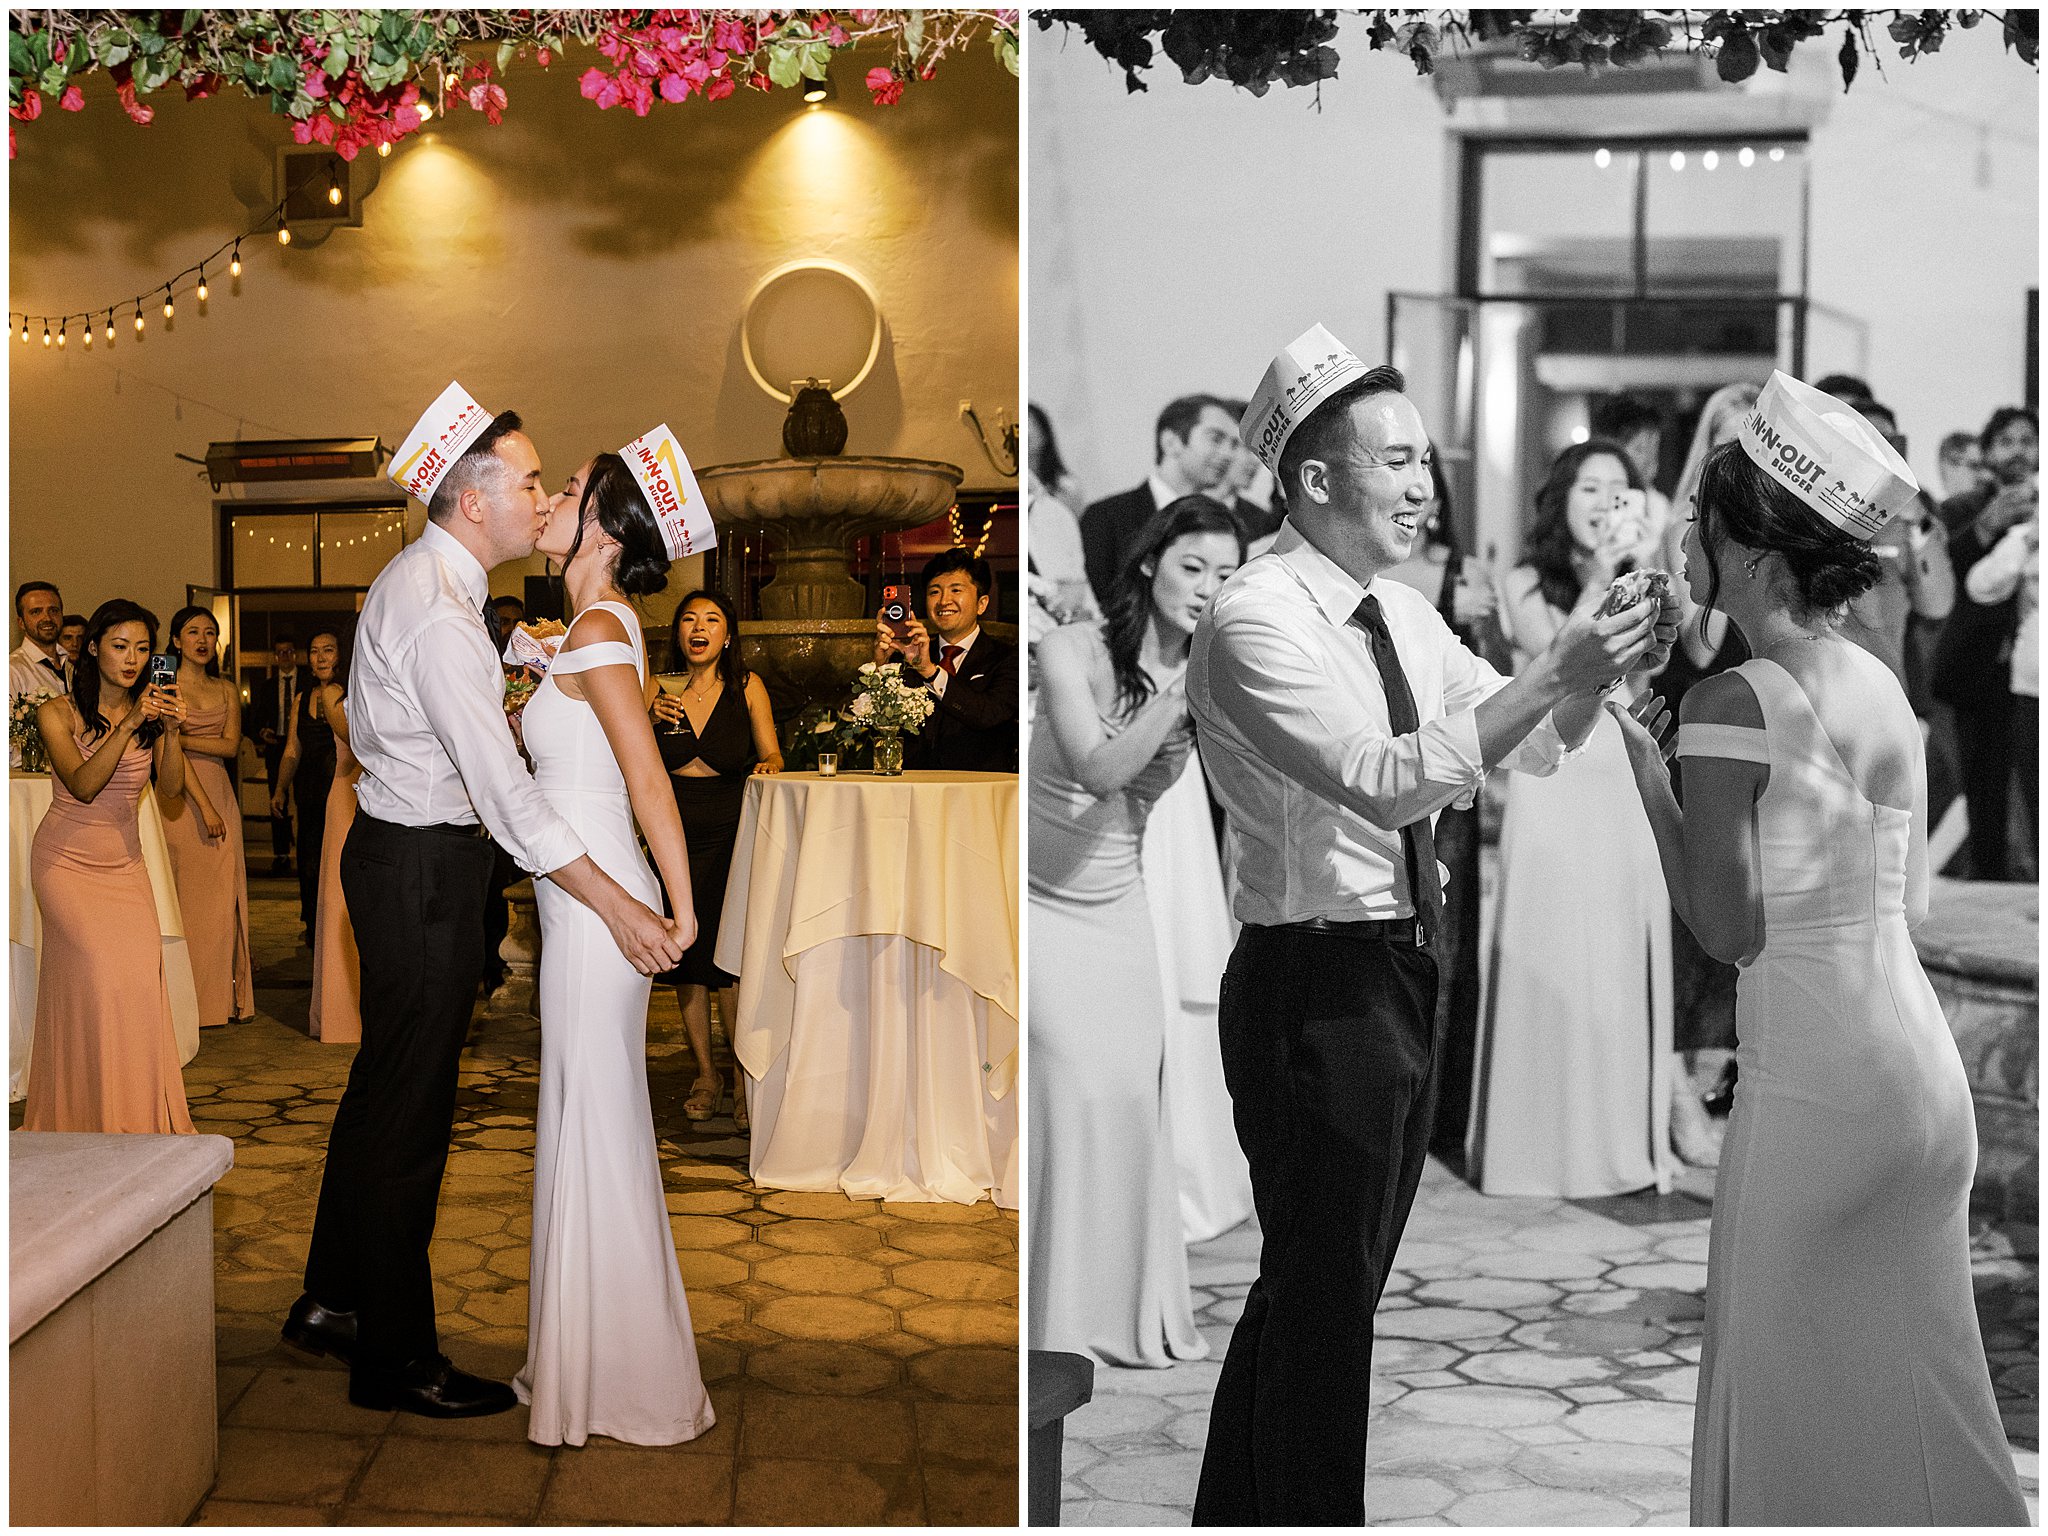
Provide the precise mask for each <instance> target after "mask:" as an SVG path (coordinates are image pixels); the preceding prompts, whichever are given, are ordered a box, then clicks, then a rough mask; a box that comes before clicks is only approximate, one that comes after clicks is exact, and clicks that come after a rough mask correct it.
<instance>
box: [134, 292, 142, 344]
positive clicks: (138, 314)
mask: <svg viewBox="0 0 2048 1536" xmlns="http://www.w3.org/2000/svg"><path fill="white" fill-rule="evenodd" d="M135 334H136V335H138V336H140V335H141V334H142V301H141V300H140V299H138V300H136V302H135Z"/></svg>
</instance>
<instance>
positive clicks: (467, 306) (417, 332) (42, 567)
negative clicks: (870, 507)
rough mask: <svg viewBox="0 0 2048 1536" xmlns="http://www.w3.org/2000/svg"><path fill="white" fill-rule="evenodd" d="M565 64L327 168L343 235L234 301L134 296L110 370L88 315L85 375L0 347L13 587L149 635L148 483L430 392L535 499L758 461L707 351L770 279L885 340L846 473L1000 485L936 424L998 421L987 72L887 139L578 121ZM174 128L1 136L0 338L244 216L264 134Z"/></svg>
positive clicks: (855, 413)
mask: <svg viewBox="0 0 2048 1536" xmlns="http://www.w3.org/2000/svg"><path fill="white" fill-rule="evenodd" d="M586 62H588V61H587V60H583V59H580V58H570V59H563V60H560V61H558V62H557V63H556V65H555V67H554V69H553V70H552V71H550V72H548V73H546V74H541V73H539V72H538V71H537V69H535V68H533V67H532V66H527V67H526V68H524V69H523V70H518V71H516V72H515V75H514V78H513V79H512V80H511V81H510V82H509V84H510V89H511V93H512V107H511V110H510V111H509V112H508V113H507V115H506V118H505V121H504V123H503V125H502V126H500V127H496V128H493V127H491V126H489V125H488V124H487V123H485V122H484V121H483V120H482V119H481V118H480V117H477V116H476V115H475V114H473V113H470V112H468V111H467V110H458V111H456V112H454V113H453V114H451V116H450V117H449V118H448V119H447V120H446V121H445V122H444V121H441V120H437V121H436V122H435V123H434V124H433V126H432V129H431V131H430V132H429V134H427V135H426V136H425V137H424V139H416V140H412V141H408V142H407V143H406V144H404V145H402V146H400V147H399V148H398V149H397V150H395V151H394V152H393V154H392V156H391V158H390V159H389V160H384V161H379V160H378V159H377V158H376V157H375V156H374V155H373V156H366V157H364V158H363V159H361V160H359V161H358V162H357V167H356V176H357V177H358V178H359V180H358V182H357V185H358V186H362V185H366V184H368V183H369V182H370V181H371V180H372V179H376V180H377V185H376V186H375V189H374V191H372V192H371V193H370V195H369V197H368V200H367V202H366V204H365V211H364V222H363V227H362V228H360V229H342V230H335V231H333V232H332V233H331V234H330V235H328V236H327V237H326V238H325V239H324V240H317V239H315V238H311V237H310V235H309V232H307V231H303V230H302V231H300V234H301V236H302V237H304V238H298V239H295V240H294V243H293V245H292V246H291V248H290V249H289V250H280V249H279V248H278V247H277V246H276V244H275V242H274V241H270V240H259V241H257V242H254V243H252V244H250V245H247V246H245V247H244V249H243V256H244V259H245V262H246V271H245V273H244V276H243V278H242V280H241V284H240V292H239V293H236V292H234V291H233V289H234V287H235V285H234V284H233V283H231V282H230V281H229V279H228V276H227V273H226V272H225V270H219V271H216V272H213V273H210V274H209V278H210V280H211V283H212V290H213V291H212V298H211V301H210V303H209V304H208V305H207V306H206V312H204V313H202V312H201V308H200V306H199V304H198V303H197V301H196V300H195V299H193V298H192V297H191V296H190V295H189V294H184V293H181V294H180V296H179V300H178V312H177V317H176V319H175V321H174V322H173V323H172V324H171V325H170V326H168V327H167V326H166V325H165V322H164V321H163V319H162V311H161V294H160V293H159V294H158V295H157V297H156V299H155V300H154V301H148V302H146V303H145V311H144V313H145V316H146V318H147V319H148V322H149V325H148V331H147V333H146V338H145V339H144V340H143V341H141V342H139V343H138V342H137V341H136V340H135V339H134V332H133V330H132V328H131V325H130V322H129V318H128V314H127V312H126V311H125V310H124V311H122V312H121V313H119V314H117V316H116V321H117V328H116V336H117V338H118V340H117V344H116V346H115V348H114V349H113V351H112V352H111V353H109V352H108V351H107V350H106V349H105V348H104V347H102V346H101V345H99V344H98V343H96V344H95V346H94V349H93V351H92V352H90V353H87V352H83V351H82V350H81V349H80V348H79V346H78V342H77V338H76V334H75V332H74V335H73V339H72V341H71V344H70V346H69V347H68V348H67V349H66V351H65V352H64V353H62V354H58V353H56V352H55V351H54V350H53V351H51V352H49V353H45V352H44V351H43V349H42V347H41V345H40V333H38V335H37V338H36V340H35V341H34V342H32V343H31V344H30V345H29V346H28V347H23V346H21V345H20V344H19V342H13V343H10V344H9V346H8V347H7V349H6V352H7V356H8V360H9V363H10V365H11V375H10V399H9V409H10V417H9V429H10V444H11V449H12V454H11V471H10V490H11V503H12V518H11V531H10V555H11V563H12V567H13V573H14V575H13V579H14V580H15V581H20V580H22V579H24V578H25V577H28V576H36V577H44V578H47V579H50V580H54V581H56V582H57V583H58V584H59V585H60V586H61V587H62V588H63V589H64V594H65V598H66V600H67V603H68V604H69V605H70V606H71V607H72V608H73V609H74V610H79V611H89V610H90V608H91V607H92V606H93V605H94V604H95V603H96V602H98V601H100V600H102V599H104V598H106V597H109V596H115V595H121V596H128V597H132V598H135V599H137V600H139V601H141V602H143V603H145V604H147V605H148V606H150V607H152V608H154V609H156V610H157V611H158V612H159V614H161V615H163V616H165V617H168V615H169V613H170V611H171V610H172V609H173V608H175V607H176V606H177V605H178V604H179V603H181V602H183V600H184V589H185V584H186V583H187V582H195V583H200V584H209V583H212V582H214V581H215V580H216V579H217V573H216V569H215V567H216V561H217V556H216V554H215V537H214V533H213V522H212V518H213V514H212V510H211V503H212V495H211V493H210V491H209V489H208V487H207V485H206V483H205V481H204V479H203V478H201V477H200V476H199V472H198V471H197V470H196V469H195V468H194V467H193V466H191V465H188V464H183V463H180V462H179V461H178V460H177V459H176V458H174V457H173V455H174V454H177V453H186V454H190V455H192V456H194V457H199V456H201V455H203V454H204V453H205V450H206V445H207V443H208V442H209V441H212V440H215V439H226V438H234V437H238V436H241V437H270V436H281V437H296V436H308V437H312V436H329V435H357V434H360V435H365V436H367V435H370V434H373V433H375V434H381V435H382V436H383V438H384V440H385V442H387V443H395V442H396V441H397V440H398V438H399V437H400V435H402V434H403V432H404V431H405V429H406V428H407V427H408V426H410V425H411V423H412V421H413V419H414V417H415V416H416V415H417V414H418V413H419V412H420V411H421V410H422V409H423V408H424V407H425V406H426V404H427V403H428V402H429V401H430V400H431V399H432V398H433V397H434V395H436V394H437V393H438V392H439V391H440V389H441V388H442V386H443V385H444V384H446V383H447V381H448V380H449V379H450V378H451V377H454V378H460V379H461V380H462V382H463V383H464V385H466V386H467V387H468V388H469V390H470V391H471V392H472V393H473V394H474V395H475V396H476V397H477V398H478V399H479V400H480V401H482V402H483V403H484V404H485V405H486V406H488V407H491V408H492V409H505V408H512V409H516V410H519V411H520V412H521V413H522V414H523V415H524V416H525V417H526V418H527V422H528V426H529V429H530V431H531V432H532V435H533V437H534V440H535V443H536V445H537V446H538V448H539V450H540V454H541V459H542V462H543V464H544V466H545V467H546V470H547V473H548V474H549V475H550V477H551V478H552V477H555V476H561V477H566V476H567V474H568V473H569V472H570V471H571V470H572V469H573V468H574V467H575V464H576V463H577V462H578V461H580V460H581V459H582V458H584V457H587V456H588V455H589V454H590V453H592V452H594V451H597V450H599V449H601V448H613V447H617V446H619V445H620V444H622V443H624V442H626V441H627V440H628V439H630V438H632V437H633V436H635V435H637V434H638V433H640V432H642V431H644V430H645V429H646V428H648V427H649V426H652V425H653V424H654V423H656V422H657V421H663V420H665V421H667V422H668V423H669V424H670V425H671V426H672V427H673V428H674V429H675V430H676V432H677V434H678V436H680V437H681V438H682V440H683V443H684V445H685V447H686V448H687V449H688V451H689V453H690V455H691V457H692V459H693V460H694V461H695V462H697V463H698V464H716V463H726V462H732V461H735V460H741V459H752V458H772V457H776V456H779V455H780V454H781V452H782V449H781V440H780V430H781V417H782V412H783V409H784V408H783V407H782V406H781V405H780V404H778V403H777V402H775V401H774V400H772V399H770V398H769V397H768V396H767V395H766V394H764V393H762V392H761V391H760V390H759V389H758V388H757V387H756V386H755V385H754V384H753V383H752V381H751V380H750V379H749V378H748V376H747V373H746V370H745V367H744V364H743V362H742V360H741V356H740V351H739V344H738V324H739V317H740V311H741V305H742V304H743V302H744V300H745V298H746V295H747V293H748V291H749V290H750V289H751V287H752V286H753V284H754V282H755V281H756V280H757V279H758V278H759V277H760V276H761V275H762V274H764V273H765V272H767V271H768V270H769V269H770V268H772V267H774V266H776V265H778V264H780V263H781V262H784V261H787V260H790V259H792V258H795V257H802V256H830V257H835V258H838V259H839V260H842V261H844V262H846V263H848V264H849V265H851V266H853V267H855V268H857V269H858V270H860V271H861V272H863V273H864V274H865V275H866V276H867V277H868V279H869V280H870V281H871V282H872V283H873V285H874V286H875V288H876V289H877V291H878V292H879V295H880V298H881V305H882V311H883V314H884V316H885V319H886V321H887V326H888V329H887V333H886V339H885V342H884V349H883V354H882V357H881V360H880V362H879V363H878V364H877V367H876V369H875V372H874V374H873V376H872V377H871V378H870V379H869V380H868V381H867V383H866V384H865V385H864V386H863V387H862V388H861V389H860V390H859V391H858V392H857V393H856V394H854V395H853V396H852V397H851V398H849V399H848V400H847V401H846V413H847V418H848V421H849V423H850V428H851V431H850V436H849V439H848V451H849V452H855V453H871V454H900V455H908V456H914V457H925V458H936V459H943V460H948V461H950V462H952V463H955V464H958V465H960V466H962V467H963V468H964V469H965V470H966V472H967V480H966V483H967V484H968V485H970V486H998V485H1003V484H1007V483H1010V482H1008V481H1006V480H1004V478H1003V477H1000V476H998V475H997V474H996V473H995V471H994V470H993V469H991V468H990V467H989V465H988V463H987V461H986V460H985V459H984V458H983V457H982V455H981V452H980V450H979V449H978V448H977V447H976V446H975V443H974V439H973V437H972V436H971V434H970V433H969V432H968V431H967V429H966V428H965V427H963V426H961V425H960V424H959V422H958V420H957V417H956V412H957V408H958V403H959V401H960V400H962V399H963V398H972V399H973V400H975V401H976V402H977V403H978V405H979V406H980V407H981V410H982V412H983V415H984V418H985V419H987V418H989V417H991V416H993V414H994V412H995V410H996V409H997V408H998V407H1005V408H1008V409H1009V410H1011V411H1012V412H1014V411H1015V410H1016V407H1017V372H1018V352H1017V319H1016V315H1017V300H1018V270H1017V230H1018V220H1017V195H1018V171H1017V106H1018V90H1019V87H1018V85H1017V82H1016V81H1014V80H1013V79H1012V78H1011V77H1010V76H1009V75H1008V74H1007V73H1006V72H1005V71H1003V70H1002V69H1001V67H1000V66H999V65H997V64H996V63H995V62H994V61H993V59H992V58H990V57H989V54H988V50H987V49H985V48H976V49H970V50H968V51H967V52H966V53H965V54H963V55H961V56H959V57H957V58H954V59H950V60H948V61H947V62H946V63H945V64H944V65H942V66H941V68H940V70H939V72H938V75H937V77H936V78H935V79H934V80H933V81H931V82H929V83H926V84H920V85H917V86H914V87H913V88H912V89H911V90H909V91H908V92H907V93H906V94H905V97H904V99H903V102H902V104H901V105H900V106H898V107H894V108H879V107H874V106H872V105H870V104H869V103H868V102H867V100H866V93H865V92H864V91H862V90H861V89H860V88H859V85H858V80H857V78H856V75H857V72H849V71H847V70H846V69H845V68H844V66H842V68H841V71H840V72H841V74H842V75H843V76H844V78H842V79H841V81H840V82H839V83H840V91H841V94H840V98H839V102H838V104H837V106H835V107H833V108H829V109H825V110H821V111H818V112H805V111H803V110H801V109H800V108H798V107H797V105H796V103H795V99H794V97H793V95H791V94H788V93H783V92H776V93H774V94H773V95H772V96H761V95H757V94H755V93H752V92H742V93H740V95H738V96H736V97H733V98H731V99H729V100H726V101H723V102H716V103H708V104H707V103H704V102H701V101H693V102H690V103H688V104H685V105H682V106H679V107H677V106H667V105H658V106H657V107H656V109H655V111H654V112H653V113H652V114H651V115H650V116H649V117H647V118H645V119H636V118H635V117H633V116H632V114H631V113H630V112H628V111H624V110H615V111H612V112H599V111H598V110H597V109H596V108H595V107H594V106H593V105H592V104H591V103H589V102H587V101H584V100H582V99H581V98H580V97H579V96H578V94H577V89H576V82H577V77H578V75H579V74H580V73H581V70H582V68H583V66H584V64H585V63H586ZM99 84H101V85H103V84H104V82H99ZM174 94H175V93H165V94H163V95H159V96H158V97H156V98H153V104H154V105H155V106H156V108H157V117H156V121H155V122H154V123H153V124H151V125H150V126H148V127H146V128H143V127H136V126H135V125H133V124H131V123H130V122H129V121H128V120H127V118H126V117H125V116H124V115H123V114H122V112H121V109H120V107H119V106H118V105H117V104H116V102H115V101H114V99H113V95H112V92H111V90H103V89H94V90H92V91H89V92H88V95H89V97H90V103H89V105H88V107H87V109H86V110H85V111H84V112H81V113H77V114H72V113H64V112H56V111H50V112H46V113H44V114H43V116H42V118H41V120H40V121H38V122H36V123H34V124H32V125H22V126H23V131H22V132H21V134H20V156H19V158H18V159H16V160H15V161H14V162H13V165H12V167H11V176H10V180H11V190H10V206H11V212H12V225H11V231H10V239H11V254H12V264H11V269H10V286H9V300H8V302H9V305H10V307H13V308H15V309H23V308H25V309H27V310H28V311H30V312H31V313H34V314H40V313H42V312H43V311H44V310H45V309H58V308H72V309H76V308H79V307H82V306H84V305H86V304H104V303H105V302H106V301H107V300H109V299H114V300H120V299H125V298H127V297H128V296H130V295H133V294H134V293H136V292H137V291H138V289H140V288H144V287H145V286H146V285H147V284H148V283H150V282H151V281H157V282H161V280H162V279H163V278H164V277H165V276H166V275H168V273H169V272H170V271H171V270H173V269H175V268H177V267H181V266H183V265H185V264H187V263H188V262H189V261H192V260H194V259H196V258H197V257H198V256H200V255H203V254H204V253H205V252H206V251H208V250H210V249H211V248H212V247H213V246H214V245H216V244H217V243H219V242H220V241H221V240H223V239H225V238H227V237H228V236H230V235H233V234H234V233H236V232H237V231H238V230H240V229H242V228H245V227H247V225H248V223H249V222H250V221H251V220H252V218H253V216H254V214H253V212H252V210H260V209H263V208H267V207H268V206H270V204H271V202H272V200H273V194H272V192H271V186H272V177H273V173H272V169H271V167H272V162H273V157H274V153H275V150H276V147H277V146H278V145H280V144H283V143H286V142H288V136H287V133H286V130H285V128H284V127H283V126H282V123H283V120H282V119H279V118H275V117H273V116H271V115H270V113H269V112H268V111H267V110H265V109H263V108H262V107H259V106H257V105H256V104H254V103H252V102H249V101H247V100H246V99H245V98H243V97H242V96H240V94H239V93H238V92H232V91H231V92H229V93H227V94H226V95H223V96H221V97H219V98H217V99H214V100H210V101H202V102H195V103H189V104H188V103H186V102H183V101H182V100H173V99H171V97H172V95H174ZM534 568H535V569H538V566H535V567H534ZM517 574H518V573H517V572H516V571H508V572H505V573H503V574H502V575H501V577H500V580H499V587H500V590H504V589H505V588H506V586H507V584H508V583H509V581H510V580H511V579H512V578H513V577H514V576H516V575H517ZM687 574H688V573H686V572H682V571H680V570H679V572H678V578H679V579H686V578H687Z"/></svg>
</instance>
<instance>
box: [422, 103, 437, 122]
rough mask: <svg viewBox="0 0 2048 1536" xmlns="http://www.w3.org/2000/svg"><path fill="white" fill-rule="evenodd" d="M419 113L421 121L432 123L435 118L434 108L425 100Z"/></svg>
mask: <svg viewBox="0 0 2048 1536" xmlns="http://www.w3.org/2000/svg"><path fill="white" fill-rule="evenodd" d="M419 113H420V121H421V122H422V123H431V122H432V121H433V120H434V109H433V108H432V107H430V106H428V105H427V104H426V103H425V102H424V101H423V102H421V103H420V105H419Z"/></svg>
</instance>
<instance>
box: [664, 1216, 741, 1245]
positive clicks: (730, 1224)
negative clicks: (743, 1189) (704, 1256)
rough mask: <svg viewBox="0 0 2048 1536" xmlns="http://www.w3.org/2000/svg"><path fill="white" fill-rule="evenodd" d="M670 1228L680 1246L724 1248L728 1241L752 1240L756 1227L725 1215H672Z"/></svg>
mask: <svg viewBox="0 0 2048 1536" xmlns="http://www.w3.org/2000/svg"><path fill="white" fill-rule="evenodd" d="M668 1229H669V1231H670V1232H671V1233H673V1234H674V1236H675V1240H676V1246H677V1247H678V1248H723V1247H725V1246H726V1245H727V1244H728V1243H744V1242H750V1241H752V1239H753V1236H754V1229H753V1228H752V1227H750V1226H748V1225H747V1224H746V1223H745V1222H743V1221H732V1220H729V1219H728V1218H726V1217H724V1216H671V1217H669V1219H668Z"/></svg>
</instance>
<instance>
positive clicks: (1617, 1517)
mask: <svg viewBox="0 0 2048 1536" xmlns="http://www.w3.org/2000/svg"><path fill="white" fill-rule="evenodd" d="M1444 1514H1445V1515H1447V1516H1448V1517H1449V1518H1450V1520H1451V1523H1452V1524H1454V1525H1547V1526H1572V1525H1634V1524H1635V1523H1636V1521H1637V1520H1639V1519H1640V1518H1641V1517H1642V1511H1640V1510H1638V1509H1636V1508H1635V1507H1634V1506H1632V1505H1629V1504H1625V1503H1623V1502H1622V1501H1621V1500H1620V1499H1609V1498H1603V1497H1601V1496H1600V1495H1599V1494H1597V1493H1584V1492H1580V1491H1577V1490H1568V1489H1562V1488H1505V1489H1501V1490H1499V1491H1497V1492H1493V1493H1473V1494H1467V1495H1466V1496H1465V1497H1464V1498H1462V1499H1459V1500H1458V1501H1457V1502H1456V1503H1455V1504H1453V1505H1451V1506H1450V1508H1449V1509H1447V1510H1445V1511H1444Z"/></svg>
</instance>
